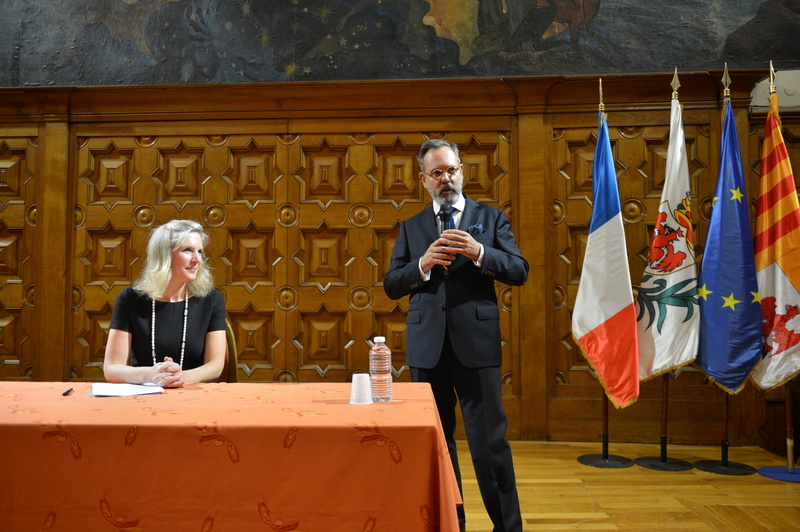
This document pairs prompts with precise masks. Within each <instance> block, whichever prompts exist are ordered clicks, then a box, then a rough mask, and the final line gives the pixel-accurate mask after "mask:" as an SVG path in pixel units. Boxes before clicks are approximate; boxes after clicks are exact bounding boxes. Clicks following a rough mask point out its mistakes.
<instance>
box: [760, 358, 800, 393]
mask: <svg viewBox="0 0 800 532" xmlns="http://www.w3.org/2000/svg"><path fill="white" fill-rule="evenodd" d="M759 365H761V364H759ZM798 375H800V369H798V370H797V371H796V372H794V373H793V374H792V375H791V376H789V377H786V378H785V379H783V380H782V381H781V382H779V383H778V384H775V385H774V386H770V387H769V388H762V387H761V386H759V385H758V383H757V382H756V379H755V377H751V378H752V380H753V384H755V385H756V387H757V388H758V389H759V390H764V391H765V392H769V391H771V390H774V389H775V388H780V387H781V386H783V385H785V384H787V383H788V382H789V381H791V380H794V379H795V377H797V376H798Z"/></svg>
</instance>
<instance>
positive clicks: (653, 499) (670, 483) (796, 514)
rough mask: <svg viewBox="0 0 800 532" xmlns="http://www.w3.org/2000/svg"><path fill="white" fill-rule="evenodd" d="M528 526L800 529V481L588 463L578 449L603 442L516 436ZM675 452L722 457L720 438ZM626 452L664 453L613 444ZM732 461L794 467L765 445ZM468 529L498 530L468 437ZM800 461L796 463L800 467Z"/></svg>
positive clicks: (672, 453)
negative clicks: (486, 503)
mask: <svg viewBox="0 0 800 532" xmlns="http://www.w3.org/2000/svg"><path fill="white" fill-rule="evenodd" d="M511 446H512V449H513V453H514V467H515V470H516V473H517V491H518V492H519V497H520V504H521V508H522V520H523V522H524V523H525V530H526V531H534V530H547V531H549V530H633V531H650V530H669V531H676V530H688V531H697V530H719V531H737V532H739V531H741V532H750V531H778V532H788V531H792V530H798V531H800V483H793V482H784V481H780V480H774V479H771V478H768V477H765V476H763V475H761V474H759V473H757V472H756V473H755V474H752V475H744V476H733V475H721V474H716V473H708V472H705V471H701V470H699V469H697V468H692V469H690V470H688V471H677V472H674V471H658V470H653V469H647V468H644V467H641V466H639V465H636V464H634V465H633V466H631V467H628V468H624V469H607V468H597V467H591V466H586V465H583V464H581V463H580V462H578V457H580V456H583V455H589V454H600V453H601V452H602V448H601V444H600V443H561V442H511ZM667 450H668V454H667V456H668V458H670V459H679V460H684V461H686V462H690V463H692V464H694V463H696V462H697V461H699V460H720V458H721V455H720V447H719V446H687V445H670V446H669V447H668V448H667ZM609 454H611V455H618V456H622V457H625V458H630V459H636V458H640V457H649V456H655V457H658V456H660V447H659V446H658V445H645V444H610V446H609ZM728 460H729V461H730V462H731V463H740V464H745V465H748V466H751V467H753V468H755V469H756V470H758V469H760V468H762V467H770V466H780V467H786V458H785V457H780V456H776V455H773V454H771V453H769V452H767V451H765V450H763V449H760V448H758V447H731V448H729V451H728ZM459 461H460V463H461V472H462V475H463V484H464V502H465V509H466V515H467V530H468V531H470V532H490V531H491V530H492V524H491V521H490V520H489V517H488V516H487V515H486V512H485V510H484V509H483V502H482V501H481V498H480V494H479V493H478V485H477V483H476V481H475V476H474V474H473V471H472V463H471V461H470V457H469V450H468V448H467V444H466V442H465V441H460V442H459ZM797 470H798V467H797V466H795V471H797Z"/></svg>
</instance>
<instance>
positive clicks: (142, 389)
mask: <svg viewBox="0 0 800 532" xmlns="http://www.w3.org/2000/svg"><path fill="white" fill-rule="evenodd" d="M152 393H164V388H162V387H161V386H156V385H155V384H126V383H119V382H93V383H92V395H93V396H94V397H130V396H132V395H148V394H152Z"/></svg>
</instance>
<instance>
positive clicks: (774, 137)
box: [752, 93, 800, 390]
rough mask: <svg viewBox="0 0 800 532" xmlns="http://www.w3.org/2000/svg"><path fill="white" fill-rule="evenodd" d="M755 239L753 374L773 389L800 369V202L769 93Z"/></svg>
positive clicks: (774, 99)
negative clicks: (759, 335)
mask: <svg viewBox="0 0 800 532" xmlns="http://www.w3.org/2000/svg"><path fill="white" fill-rule="evenodd" d="M753 240H754V250H755V258H756V277H757V279H758V292H759V295H760V297H761V314H762V320H761V323H762V328H763V335H764V346H763V347H764V353H763V355H762V356H763V359H762V361H761V364H760V365H759V366H758V368H757V369H756V370H755V371H754V372H753V375H752V377H753V380H754V381H755V383H756V385H757V386H758V387H759V388H762V389H764V390H769V389H771V388H775V387H777V386H780V385H781V384H783V383H785V382H787V381H789V380H790V379H792V378H793V377H794V376H795V375H797V374H798V373H800V316H798V314H800V203H798V199H797V186H796V185H795V181H794V174H793V173H792V166H791V163H790V162H789V153H788V151H787V149H786V144H785V142H784V140H783V135H782V134H781V125H780V119H779V116H778V95H777V94H775V93H772V94H770V96H769V113H767V124H766V128H765V131H764V145H763V148H762V152H761V186H760V190H759V195H758V204H757V206H756V228H755V236H754V237H753Z"/></svg>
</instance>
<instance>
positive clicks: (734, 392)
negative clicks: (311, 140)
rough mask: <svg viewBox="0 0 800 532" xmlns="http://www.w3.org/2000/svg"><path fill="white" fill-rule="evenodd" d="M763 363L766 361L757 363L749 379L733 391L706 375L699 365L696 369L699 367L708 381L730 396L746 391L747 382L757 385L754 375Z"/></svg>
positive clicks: (748, 376)
mask: <svg viewBox="0 0 800 532" xmlns="http://www.w3.org/2000/svg"><path fill="white" fill-rule="evenodd" d="M763 361H764V359H761V360H759V361H758V363H756V365H755V366H753V368H752V369H751V370H750V373H749V374H748V375H747V378H746V379H744V380H743V381H742V383H741V384H740V385H739V387H738V388H737V389H736V390H731V389H730V388H728V387H727V386H725V385H724V384H720V383H719V382H717V381H716V380H715V379H714V377H712V376H711V375H709V374H708V373H706V372H705V371H703V369H702V368H701V367H700V366H697V365H695V367H697V369H699V370H700V371H702V372H703V374H704V375H705V376H706V377H708V379H709V380H710V381H711V382H713V383H714V384H716V385H717V387H719V388H722V389H723V390H725V391H726V392H728V395H738V393H739V392H741V391H742V390H744V387H745V386H747V382H748V381H751V380H752V381H753V384H755V382H756V381H755V378H754V377H753V375H755V373H756V370H757V369H758V368H759V367H760V366H761V363H762V362H763Z"/></svg>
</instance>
